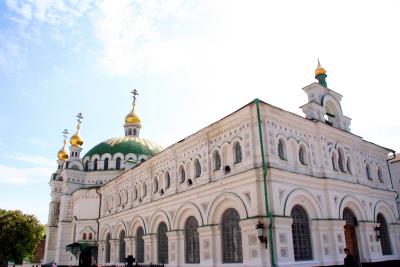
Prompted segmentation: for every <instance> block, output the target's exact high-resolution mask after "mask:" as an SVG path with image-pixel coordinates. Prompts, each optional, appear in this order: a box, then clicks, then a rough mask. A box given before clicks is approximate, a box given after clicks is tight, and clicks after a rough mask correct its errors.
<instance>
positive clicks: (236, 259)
mask: <svg viewBox="0 0 400 267" xmlns="http://www.w3.org/2000/svg"><path fill="white" fill-rule="evenodd" d="M239 221H240V216H239V213H238V212H237V211H236V210H235V209H232V208H230V209H227V210H226V211H225V212H224V214H223V215H222V220H221V235H222V238H221V239H222V246H221V247H222V262H223V263H240V262H243V253H242V232H241V229H240V225H239Z"/></svg>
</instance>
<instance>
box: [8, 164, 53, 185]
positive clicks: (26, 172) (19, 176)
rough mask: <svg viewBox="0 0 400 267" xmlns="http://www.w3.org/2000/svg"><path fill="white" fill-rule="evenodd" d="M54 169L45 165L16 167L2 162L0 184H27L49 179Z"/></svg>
mask: <svg viewBox="0 0 400 267" xmlns="http://www.w3.org/2000/svg"><path fill="white" fill-rule="evenodd" d="M51 173H52V170H51V169H50V168H45V167H34V168H15V167H10V166H6V165H1V164H0V184H14V185H26V184H31V183H38V182H44V181H47V180H49V177H50V174H51Z"/></svg>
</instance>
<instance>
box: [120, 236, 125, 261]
mask: <svg viewBox="0 0 400 267" xmlns="http://www.w3.org/2000/svg"><path fill="white" fill-rule="evenodd" d="M119 262H125V231H124V230H122V231H121V232H120V233H119Z"/></svg>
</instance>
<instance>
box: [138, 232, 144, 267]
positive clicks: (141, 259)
mask: <svg viewBox="0 0 400 267" xmlns="http://www.w3.org/2000/svg"><path fill="white" fill-rule="evenodd" d="M143 235H144V231H143V228H142V227H139V228H138V229H137V231H136V258H137V262H139V263H142V262H144V240H143Z"/></svg>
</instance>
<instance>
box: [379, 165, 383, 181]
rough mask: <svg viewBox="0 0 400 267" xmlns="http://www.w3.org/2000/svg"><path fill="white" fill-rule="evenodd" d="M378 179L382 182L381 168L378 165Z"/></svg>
mask: <svg viewBox="0 0 400 267" xmlns="http://www.w3.org/2000/svg"><path fill="white" fill-rule="evenodd" d="M378 179H379V182H381V183H383V174H382V168H381V167H380V166H379V167H378Z"/></svg>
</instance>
